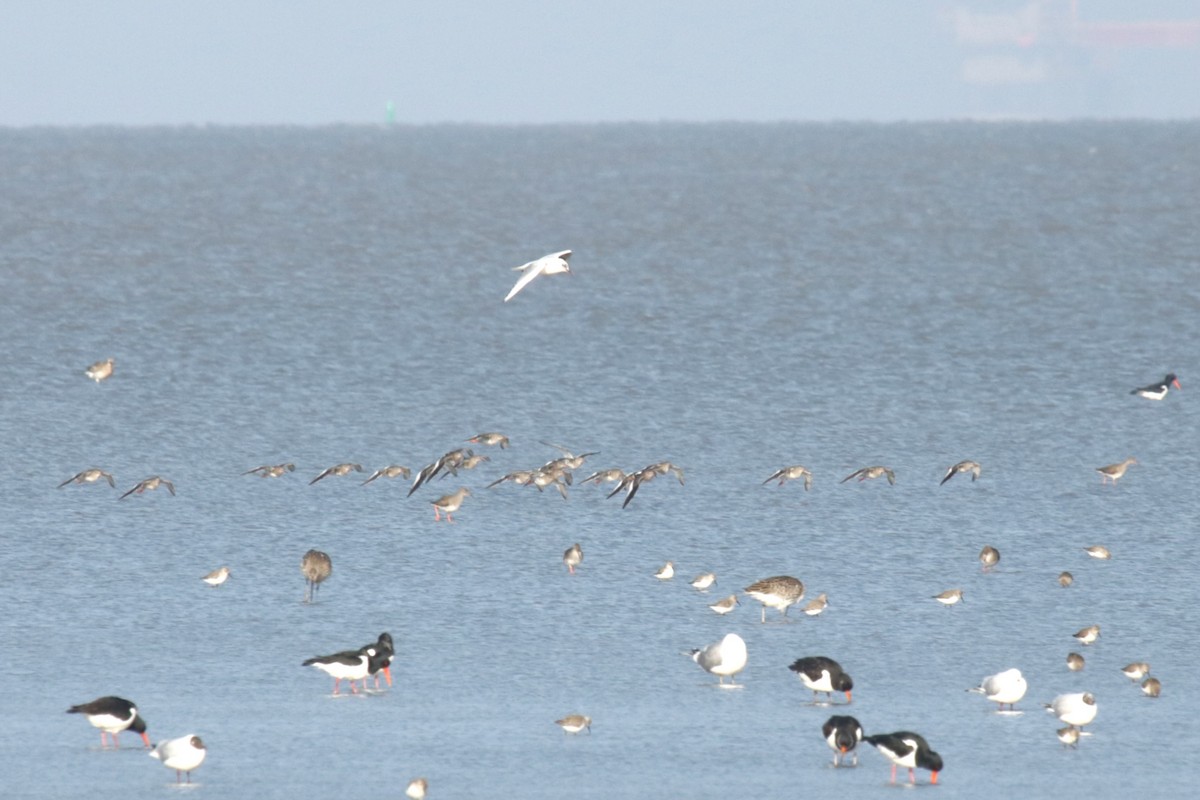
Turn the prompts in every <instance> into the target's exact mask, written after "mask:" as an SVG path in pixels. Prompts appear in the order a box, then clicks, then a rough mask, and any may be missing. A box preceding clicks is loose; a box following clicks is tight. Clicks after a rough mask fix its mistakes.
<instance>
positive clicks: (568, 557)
mask: <svg viewBox="0 0 1200 800" xmlns="http://www.w3.org/2000/svg"><path fill="white" fill-rule="evenodd" d="M582 561H583V548H582V547H580V546H579V542H576V543H575V544H573V545H571V546H570V547H568V548H567V551H566V552H565V553H563V564H565V565H566V567H567V572H570V573H571V574H572V575H574V574H575V568H576V567H578V566H579V565H580V563H582Z"/></svg>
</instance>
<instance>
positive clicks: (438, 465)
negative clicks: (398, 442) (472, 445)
mask: <svg viewBox="0 0 1200 800" xmlns="http://www.w3.org/2000/svg"><path fill="white" fill-rule="evenodd" d="M472 455H474V453H473V452H472V451H471V450H470V449H469V448H462V447H460V448H458V449H457V450H451V451H450V452H448V453H442V455H440V456H438V458H437V460H436V461H434V462H433V463H432V464H426V465H425V466H423V467H421V471H420V472H418V473H417V477H416V478H414V479H413V482H412V486H411V487H410V488H409V490H408V496H409V497H412V494H413V492H415V491H416V490H417V489H420V488H421V487H422V486H424V485H425V484H426V483H428V482H429V481H430V480H432V479H433V478H435V477H437V475H438V474H439V473H441V472H442V470H445V471H447V472H449V473H450V474H451V475H458V468H459V466H461V465H462V463H463V461H464V460H466V459H467V458H468V457H470V456H472Z"/></svg>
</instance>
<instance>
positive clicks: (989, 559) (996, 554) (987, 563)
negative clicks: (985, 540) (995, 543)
mask: <svg viewBox="0 0 1200 800" xmlns="http://www.w3.org/2000/svg"><path fill="white" fill-rule="evenodd" d="M979 563H980V564H982V565H983V568H984V569H985V570H989V569H991V568H992V567H994V566H996V565H997V564H999V563H1000V551H999V550H997V549H996V548H994V547H992V546H991V545H990V544H988V545H984V546H983V549H982V550H980V551H979Z"/></svg>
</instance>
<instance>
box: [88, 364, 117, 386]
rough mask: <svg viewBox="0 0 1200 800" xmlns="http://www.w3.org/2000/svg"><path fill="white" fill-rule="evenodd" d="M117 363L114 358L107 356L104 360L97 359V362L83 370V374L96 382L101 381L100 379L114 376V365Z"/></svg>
mask: <svg viewBox="0 0 1200 800" xmlns="http://www.w3.org/2000/svg"><path fill="white" fill-rule="evenodd" d="M115 364H116V361H115V360H114V359H111V358H106V359H104V360H103V361H97V362H96V363H95V364H92V365H91V366H90V367H88V368H87V369H85V370H84V371H83V374H84V375H87V376H88V377H89V378H91V379H92V380H94V381H95V382H96V383H99V382H100V381H103V380H107V379H108V378H111V377H112V374H113V366H114V365H115Z"/></svg>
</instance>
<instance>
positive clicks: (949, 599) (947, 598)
mask: <svg viewBox="0 0 1200 800" xmlns="http://www.w3.org/2000/svg"><path fill="white" fill-rule="evenodd" d="M933 599H934V600H937V601H938V602H939V603H941V604H942V605H944V606H952V605H954V604H955V603H961V602H962V599H963V590H962V589H947V590H946V591H944V592H942V593H940V594H935V595H934V596H933Z"/></svg>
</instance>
